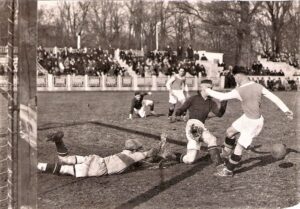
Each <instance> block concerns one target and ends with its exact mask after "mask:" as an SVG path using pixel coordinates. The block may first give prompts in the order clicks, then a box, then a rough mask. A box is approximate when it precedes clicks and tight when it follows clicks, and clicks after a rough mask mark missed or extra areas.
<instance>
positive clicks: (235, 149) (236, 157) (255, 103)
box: [205, 67, 293, 176]
mask: <svg viewBox="0 0 300 209" xmlns="http://www.w3.org/2000/svg"><path fill="white" fill-rule="evenodd" d="M233 74H234V78H235V80H236V82H237V84H238V87H237V88H235V89H234V90H232V91H231V92H228V93H221V92H217V91H213V90H212V89H210V88H207V89H206V90H205V91H206V93H207V94H208V95H209V96H211V97H214V98H216V99H218V100H221V101H224V100H229V99H238V100H240V101H241V105H242V110H243V113H244V114H243V115H242V116H241V117H240V118H238V119H237V120H236V121H234V122H233V124H232V125H231V126H230V127H229V128H228V129H227V131H226V135H227V136H226V138H225V142H224V149H223V150H222V153H221V156H222V157H224V158H229V159H228V162H227V163H226V164H224V166H223V168H222V169H220V170H219V171H218V173H216V175H218V176H232V175H233V171H234V168H235V167H236V166H237V164H238V163H239V162H240V161H241V159H242V152H243V150H244V149H247V148H248V147H249V146H250V145H251V143H252V140H253V138H254V137H256V136H257V135H258V134H259V133H260V132H261V130H262V127H263V124H264V118H263V117H262V115H261V109H260V105H261V96H262V95H263V96H265V97H267V98H268V99H269V100H271V101H272V102H273V103H275V104H276V105H277V106H278V107H279V108H280V109H281V110H282V111H283V112H284V113H285V114H286V116H287V117H288V118H289V119H293V112H292V111H291V110H289V108H288V107H287V106H286V105H285V104H284V103H283V102H282V101H281V100H280V99H279V98H278V97H277V96H275V95H274V94H273V93H271V92H270V91H268V90H267V89H266V88H265V87H263V86H262V85H260V84H257V83H255V82H253V81H250V80H249V79H248V77H247V72H246V71H245V69H244V68H241V67H235V68H234V70H233ZM238 133H240V137H239V138H238V139H237V137H236V135H237V134H238Z"/></svg>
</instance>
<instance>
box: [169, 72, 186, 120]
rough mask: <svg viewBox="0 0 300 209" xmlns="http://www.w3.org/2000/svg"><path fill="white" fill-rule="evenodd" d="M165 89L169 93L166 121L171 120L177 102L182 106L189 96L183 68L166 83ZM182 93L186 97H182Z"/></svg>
mask: <svg viewBox="0 0 300 209" xmlns="http://www.w3.org/2000/svg"><path fill="white" fill-rule="evenodd" d="M166 87H167V90H168V91H169V113H168V119H169V120H172V115H173V113H174V110H175V106H176V104H177V102H179V103H180V104H181V105H182V104H183V103H184V102H185V100H186V97H188V96H189V94H188V91H189V89H188V86H187V84H186V77H185V70H184V69H183V68H180V69H179V72H178V74H175V75H174V76H172V77H171V78H170V79H169V80H168V81H167V83H166ZM184 91H185V92H186V96H185V95H184ZM183 115H184V114H183Z"/></svg>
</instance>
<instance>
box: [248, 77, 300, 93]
mask: <svg viewBox="0 0 300 209" xmlns="http://www.w3.org/2000/svg"><path fill="white" fill-rule="evenodd" d="M250 80H252V81H254V82H256V83H259V84H261V85H263V86H264V87H266V88H268V89H269V90H271V91H275V90H277V91H293V90H296V91H297V89H299V87H300V86H299V84H300V83H299V78H297V79H290V78H289V77H288V78H286V79H285V78H280V77H278V78H276V79H275V78H271V77H268V79H266V80H265V78H264V77H261V78H259V77H257V78H254V77H252V78H250Z"/></svg>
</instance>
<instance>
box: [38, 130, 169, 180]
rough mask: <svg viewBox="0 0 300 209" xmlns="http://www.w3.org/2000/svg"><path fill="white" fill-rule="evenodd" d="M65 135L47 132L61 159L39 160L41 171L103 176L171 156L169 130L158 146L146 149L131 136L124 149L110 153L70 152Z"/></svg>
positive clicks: (79, 175)
mask: <svg viewBox="0 0 300 209" xmlns="http://www.w3.org/2000/svg"><path fill="white" fill-rule="evenodd" d="M63 136H64V133H63V132H61V131H59V132H56V133H53V134H49V135H48V136H47V138H48V141H52V142H54V143H55V145H56V149H57V154H58V163H52V164H51V163H38V165H37V168H38V170H39V171H41V172H43V173H52V174H57V175H59V174H65V175H72V176H75V177H92V176H103V175H112V174H120V173H123V172H124V171H125V170H127V169H128V168H130V167H132V166H133V165H136V164H137V163H138V162H141V161H143V160H147V159H148V160H149V159H150V160H151V159H157V158H161V159H166V158H169V157H168V156H166V155H165V154H164V147H165V145H166V138H167V136H166V135H165V134H162V135H161V141H160V143H159V144H158V146H157V147H156V148H151V149H150V150H148V151H144V150H143V145H142V144H141V143H140V142H139V141H138V140H134V139H128V140H126V142H125V147H124V150H123V151H122V152H120V153H117V154H115V155H111V156H107V157H100V156H98V155H89V156H79V155H69V154H68V149H67V148H66V146H65V144H64V142H63Z"/></svg>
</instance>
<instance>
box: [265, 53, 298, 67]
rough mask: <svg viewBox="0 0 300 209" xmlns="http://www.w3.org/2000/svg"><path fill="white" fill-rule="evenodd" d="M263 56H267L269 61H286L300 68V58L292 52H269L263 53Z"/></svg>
mask: <svg viewBox="0 0 300 209" xmlns="http://www.w3.org/2000/svg"><path fill="white" fill-rule="evenodd" d="M261 57H262V58H266V59H267V60H268V61H272V62H286V63H288V64H289V65H290V66H293V67H295V68H298V69H299V68H300V62H299V58H297V56H296V55H295V54H292V53H280V54H275V53H267V54H263V55H262V56H261Z"/></svg>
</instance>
